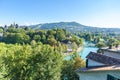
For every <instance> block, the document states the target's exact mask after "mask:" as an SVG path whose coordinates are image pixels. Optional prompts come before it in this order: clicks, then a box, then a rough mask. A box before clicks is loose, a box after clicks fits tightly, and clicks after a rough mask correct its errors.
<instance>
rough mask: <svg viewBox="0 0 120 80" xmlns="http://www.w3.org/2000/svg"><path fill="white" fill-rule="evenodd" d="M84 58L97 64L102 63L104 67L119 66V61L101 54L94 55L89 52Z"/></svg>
mask: <svg viewBox="0 0 120 80" xmlns="http://www.w3.org/2000/svg"><path fill="white" fill-rule="evenodd" d="M86 58H87V59H91V60H94V61H96V62H99V63H103V64H105V65H119V64H120V59H117V58H113V57H109V56H106V55H102V54H99V53H95V52H90V53H89V54H88V55H87V57H86Z"/></svg>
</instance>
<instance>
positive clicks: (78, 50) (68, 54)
mask: <svg viewBox="0 0 120 80" xmlns="http://www.w3.org/2000/svg"><path fill="white" fill-rule="evenodd" d="M82 50H83V46H80V47H78V48H77V50H76V51H77V53H79V52H81V51H82ZM73 53H74V52H73V51H71V52H66V53H63V56H70V55H72V54H73Z"/></svg>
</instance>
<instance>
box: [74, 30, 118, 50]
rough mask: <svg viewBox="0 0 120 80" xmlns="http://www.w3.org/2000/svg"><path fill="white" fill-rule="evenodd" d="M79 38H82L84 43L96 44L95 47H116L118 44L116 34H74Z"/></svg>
mask: <svg viewBox="0 0 120 80" xmlns="http://www.w3.org/2000/svg"><path fill="white" fill-rule="evenodd" d="M76 35H78V36H79V37H81V38H84V39H85V40H86V41H89V42H92V43H94V44H96V46H97V47H99V48H101V47H105V46H117V45H119V44H120V42H119V41H120V36H119V34H117V33H109V34H107V33H98V32H96V33H92V32H88V33H84V32H80V33H79V34H76Z"/></svg>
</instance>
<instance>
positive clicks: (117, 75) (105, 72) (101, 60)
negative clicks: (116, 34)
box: [76, 52, 120, 80]
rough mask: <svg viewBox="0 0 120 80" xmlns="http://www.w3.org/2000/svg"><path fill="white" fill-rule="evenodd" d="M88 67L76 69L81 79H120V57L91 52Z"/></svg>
mask: <svg viewBox="0 0 120 80" xmlns="http://www.w3.org/2000/svg"><path fill="white" fill-rule="evenodd" d="M86 58H87V60H86V67H85V68H81V69H78V70H76V72H77V74H78V76H79V80H120V59H119V58H117V57H112V56H109V55H106V54H105V53H104V54H98V53H94V52H90V53H89V54H88V55H87V57H86Z"/></svg>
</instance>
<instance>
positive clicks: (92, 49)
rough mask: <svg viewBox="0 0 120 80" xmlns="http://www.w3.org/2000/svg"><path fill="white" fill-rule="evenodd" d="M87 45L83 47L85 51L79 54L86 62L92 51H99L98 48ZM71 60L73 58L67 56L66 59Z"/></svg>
mask: <svg viewBox="0 0 120 80" xmlns="http://www.w3.org/2000/svg"><path fill="white" fill-rule="evenodd" d="M86 43H87V42H85V44H84V45H85V46H84V47H83V50H82V51H80V52H79V53H78V54H79V55H80V57H81V58H82V59H83V60H86V56H87V55H88V54H89V53H90V51H92V52H97V50H98V48H96V47H88V46H86V45H87V44H86ZM71 58H72V56H71V55H70V56H66V57H65V58H64V59H65V60H70V59H71Z"/></svg>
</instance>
